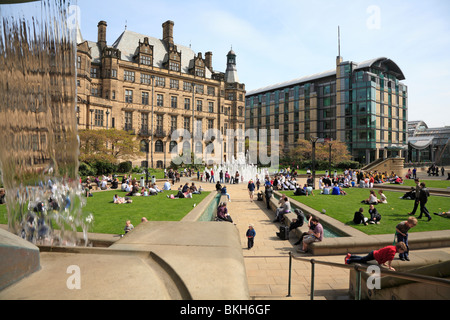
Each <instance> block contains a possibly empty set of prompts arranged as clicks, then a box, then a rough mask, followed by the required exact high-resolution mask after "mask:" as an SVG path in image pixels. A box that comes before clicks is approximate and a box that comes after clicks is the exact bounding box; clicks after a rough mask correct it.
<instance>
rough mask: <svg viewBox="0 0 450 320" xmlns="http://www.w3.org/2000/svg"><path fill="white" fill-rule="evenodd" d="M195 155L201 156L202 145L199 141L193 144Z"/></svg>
mask: <svg viewBox="0 0 450 320" xmlns="http://www.w3.org/2000/svg"><path fill="white" fill-rule="evenodd" d="M195 153H196V154H202V153H203V144H202V142H201V141H197V142H196V143H195Z"/></svg>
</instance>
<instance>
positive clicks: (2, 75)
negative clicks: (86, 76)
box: [0, 1, 93, 245]
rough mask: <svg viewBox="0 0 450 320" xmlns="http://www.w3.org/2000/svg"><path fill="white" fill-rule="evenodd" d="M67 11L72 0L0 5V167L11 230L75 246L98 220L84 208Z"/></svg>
mask: <svg viewBox="0 0 450 320" xmlns="http://www.w3.org/2000/svg"><path fill="white" fill-rule="evenodd" d="M68 10H69V3H68V2H66V1H38V2H36V1H35V2H31V3H27V4H10V5H1V6H0V13H1V19H2V21H1V26H0V60H1V61H0V101H1V104H0V132H2V143H1V144H0V170H1V172H2V180H3V184H4V187H5V189H6V204H7V212H8V227H9V230H10V231H11V232H12V233H14V234H17V235H19V236H21V237H22V238H24V239H27V240H29V241H30V242H32V243H46V244H54V243H59V244H64V245H74V244H76V243H77V242H78V240H77V239H76V232H77V229H78V228H82V229H83V234H84V235H85V239H84V243H85V244H87V243H88V239H87V229H88V227H89V225H90V224H91V223H92V220H93V217H92V215H84V216H83V213H82V210H81V208H82V207H83V205H84V200H83V197H82V196H81V193H82V192H81V185H80V183H79V178H78V138H77V124H76V117H75V105H76V83H75V79H76V69H75V57H76V44H75V43H76V42H75V41H74V37H75V32H74V29H73V28H70V25H68V24H67V23H66V21H67V14H68ZM36 12H40V15H36V14H35V13H36ZM55 230H57V231H55Z"/></svg>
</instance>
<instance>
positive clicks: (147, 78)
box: [141, 73, 152, 84]
mask: <svg viewBox="0 0 450 320" xmlns="http://www.w3.org/2000/svg"><path fill="white" fill-rule="evenodd" d="M151 81H152V76H151V75H149V74H146V73H141V83H142V84H151Z"/></svg>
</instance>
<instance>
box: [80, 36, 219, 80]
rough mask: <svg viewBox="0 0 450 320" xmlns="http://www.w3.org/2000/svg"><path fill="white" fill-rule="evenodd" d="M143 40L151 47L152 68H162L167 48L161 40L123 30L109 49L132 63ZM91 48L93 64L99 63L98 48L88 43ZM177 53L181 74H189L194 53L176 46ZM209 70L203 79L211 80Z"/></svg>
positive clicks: (186, 48) (94, 44)
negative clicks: (117, 52)
mask: <svg viewBox="0 0 450 320" xmlns="http://www.w3.org/2000/svg"><path fill="white" fill-rule="evenodd" d="M144 38H148V43H149V44H150V45H152V46H153V66H154V67H157V68H163V63H164V62H165V61H167V59H168V48H167V46H166V44H165V42H164V41H163V40H160V39H156V38H153V37H149V36H146V35H143V34H140V33H137V32H134V31H130V30H125V31H124V32H123V33H122V34H121V35H120V36H119V38H117V40H116V41H115V42H114V43H113V44H112V46H111V47H113V48H115V49H118V50H120V52H121V58H122V60H125V61H130V62H134V56H135V55H136V53H137V49H138V47H139V41H140V42H144ZM88 45H89V47H90V48H91V57H92V61H93V62H94V63H100V62H101V61H100V48H99V46H98V44H97V43H96V42H94V41H88ZM176 46H177V49H178V51H180V52H181V72H182V73H186V74H187V73H189V67H190V65H191V63H192V60H193V59H194V58H195V56H196V54H195V52H194V51H193V50H192V49H190V48H188V47H186V46H182V45H176ZM211 74H212V73H211V70H209V69H208V68H207V67H205V77H206V78H209V79H210V78H211Z"/></svg>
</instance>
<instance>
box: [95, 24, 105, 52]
mask: <svg viewBox="0 0 450 320" xmlns="http://www.w3.org/2000/svg"><path fill="white" fill-rule="evenodd" d="M106 26H107V24H106V21H103V20H102V21H100V22H99V23H98V25H97V29H98V36H97V43H98V44H99V45H100V47H101V50H103V48H104V47H106Z"/></svg>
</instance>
